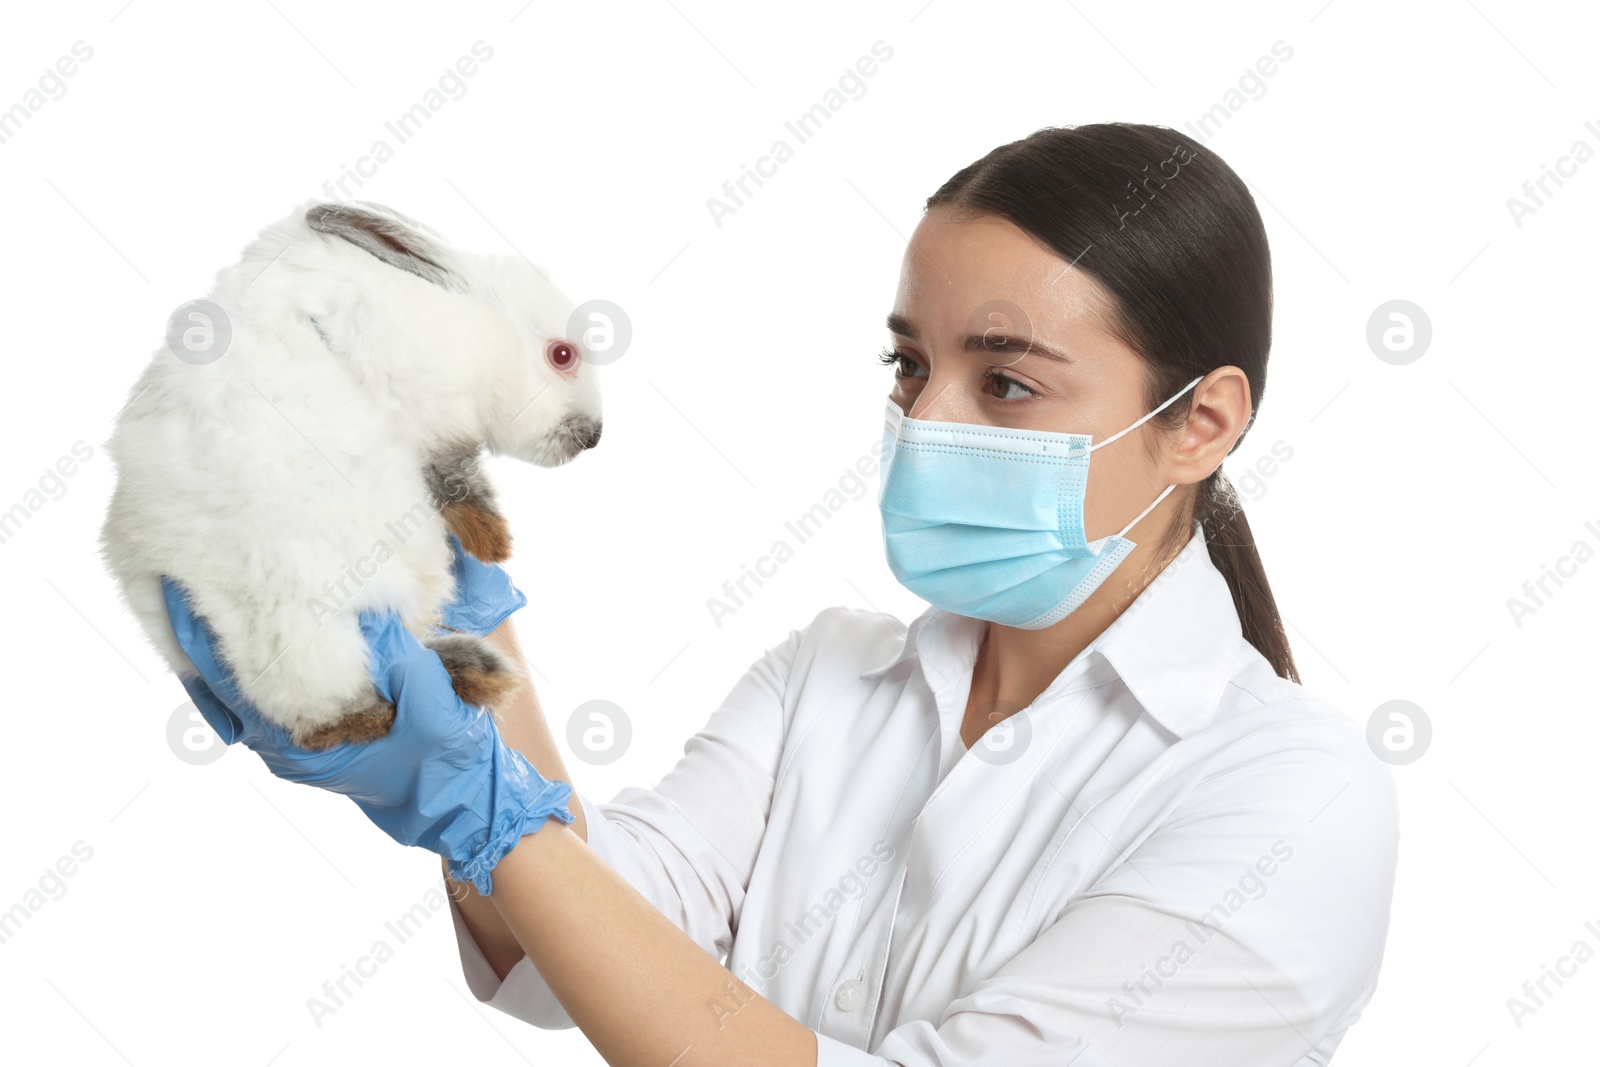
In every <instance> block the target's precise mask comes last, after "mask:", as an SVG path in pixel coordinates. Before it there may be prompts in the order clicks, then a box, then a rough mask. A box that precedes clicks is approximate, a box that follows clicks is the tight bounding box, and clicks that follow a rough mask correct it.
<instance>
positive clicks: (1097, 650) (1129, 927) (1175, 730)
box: [451, 524, 1399, 1067]
mask: <svg viewBox="0 0 1600 1067" xmlns="http://www.w3.org/2000/svg"><path fill="white" fill-rule="evenodd" d="M1199 530H1200V528H1199V526H1198V524H1197V525H1196V527H1195V533H1194V535H1193V536H1192V538H1191V540H1190V541H1189V542H1188V544H1187V545H1186V547H1185V549H1184V550H1183V552H1182V554H1181V555H1180V556H1179V557H1178V558H1177V559H1176V560H1174V561H1173V562H1172V563H1170V564H1169V565H1168V566H1167V567H1166V568H1165V570H1163V571H1162V573H1161V574H1159V575H1158V576H1157V577H1156V579H1155V581H1154V582H1152V583H1151V584H1150V586H1148V587H1147V588H1146V589H1145V590H1144V591H1143V592H1142V593H1141V594H1140V596H1139V597H1138V599H1137V600H1135V601H1134V603H1133V604H1132V605H1131V606H1130V607H1129V609H1128V610H1127V611H1126V612H1124V613H1123V615H1122V616H1121V617H1120V618H1118V619H1117V620H1116V621H1115V622H1114V623H1113V624H1112V625H1111V626H1110V627H1108V628H1107V629H1106V630H1105V632H1104V633H1102V634H1101V635H1100V637H1099V638H1098V639H1097V640H1096V641H1095V642H1094V643H1093V644H1092V645H1091V646H1090V647H1089V648H1088V649H1086V650H1085V651H1084V652H1083V653H1082V654H1081V655H1079V656H1078V657H1076V658H1075V659H1074V660H1073V661H1072V662H1071V663H1070V664H1068V665H1067V667H1066V668H1065V669H1064V670H1063V671H1062V672H1061V674H1060V675H1059V676H1058V677H1057V678H1056V679H1055V680H1054V681H1053V682H1052V683H1051V684H1050V685H1049V687H1048V688H1046V689H1045V691H1044V692H1043V693H1041V694H1040V695H1039V696H1038V698H1037V699H1036V700H1035V701H1034V702H1033V704H1032V705H1031V706H1029V707H1028V708H1026V709H1024V710H1022V711H1020V712H1018V713H1016V714H1015V715H1014V716H1012V717H1011V718H1010V719H1007V720H1005V721H1004V722H1002V723H1001V724H1000V725H998V726H996V727H994V728H991V730H990V731H989V733H988V734H986V735H985V736H984V738H982V739H980V741H979V742H978V744H977V745H976V746H974V748H973V750H971V751H968V750H967V749H966V747H965V746H964V745H963V744H962V742H961V740H960V736H959V732H960V729H961V723H962V718H963V715H964V714H965V710H966V700H967V692H968V688H969V685H970V683H971V678H972V665H973V662H974V659H975V657H976V654H977V647H978V642H979V639H980V637H981V635H982V632H983V626H984V624H983V623H981V622H978V621H975V620H972V619H969V618H966V617H963V616H959V615H952V614H950V613H948V612H945V611H941V610H938V609H934V608H930V609H928V610H927V611H925V612H924V613H923V614H922V615H920V616H918V617H917V618H916V619H915V620H914V621H913V622H912V623H911V625H910V626H909V627H908V628H906V629H904V630H902V628H901V626H900V624H899V623H898V622H897V621H896V620H894V619H892V618H890V617H888V616H885V615H881V614H878V613H875V612H868V611H862V610H859V609H854V608H844V607H835V608H828V609H826V610H824V611H822V612H821V613H820V614H818V615H817V616H816V618H815V619H813V620H812V621H811V622H810V623H809V624H808V625H807V626H806V627H805V628H804V629H802V630H796V631H793V632H791V633H790V635H789V637H788V638H787V639H786V640H784V641H782V642H780V643H778V644H777V645H775V646H773V647H772V648H770V649H769V650H768V651H767V652H766V653H764V654H763V655H762V656H761V657H760V658H759V659H757V660H756V662H755V663H754V664H753V665H752V666H751V668H750V669H749V671H748V673H747V674H745V676H744V677H743V678H741V679H740V680H739V681H738V683H737V684H736V685H734V686H733V689H732V691H731V692H729V694H728V695H727V697H726V698H725V699H724V700H723V701H722V704H721V706H720V707H718V708H717V710H716V711H714V712H713V713H712V714H711V717H710V719H709V721H708V722H707V724H706V726H705V728H704V729H703V730H702V731H700V732H699V733H698V734H696V735H695V736H694V737H692V738H690V739H689V741H688V742H687V744H686V745H685V755H684V757H683V758H682V760H680V761H679V762H678V764H677V766H676V767H674V769H673V770H672V771H671V772H670V773H668V774H667V775H666V777H665V778H663V779H662V781H661V783H660V784H659V785H658V786H656V787H655V788H653V789H643V788H638V787H628V788H625V789H623V790H622V791H620V792H619V793H618V794H617V795H616V797H615V798H614V799H613V800H612V801H611V802H610V803H596V802H593V801H592V800H591V799H590V798H589V797H588V796H586V795H584V794H583V792H582V791H581V790H579V791H577V795H578V798H579V800H580V802H581V803H582V804H583V809H584V811H585V812H586V813H587V816H588V839H589V844H590V846H591V847H593V848H594V850H595V851H596V852H597V853H599V855H600V856H601V857H602V858H604V859H605V860H606V861H607V862H608V863H610V864H611V865H612V866H613V867H614V868H615V869H616V870H617V871H618V872H620V873H621V874H622V875H623V877H625V878H626V879H627V880H628V881H629V882H630V883H631V884H632V885H633V886H634V887H636V888H637V889H638V890H639V891H640V892H641V893H642V894H643V895H644V896H645V897H647V898H648V899H649V900H650V901H651V902H652V903H653V904H654V905H655V906H656V907H657V908H658V909H660V911H662V912H663V913H664V914H665V915H666V916H667V917H669V918H670V919H671V920H672V921H673V922H674V923H676V924H677V925H678V926H679V927H680V928H682V929H683V930H684V931H685V932H686V933H687V934H688V935H689V936H690V937H691V938H693V939H694V940H695V941H696V942H697V943H698V944H699V945H701V947H703V948H704V949H706V951H707V952H710V953H713V954H715V955H717V956H718V957H719V958H721V957H722V956H723V954H725V953H726V954H727V960H726V966H727V968H728V969H729V970H730V971H731V972H732V973H733V975H734V976H736V977H738V978H739V979H741V980H742V981H743V982H744V983H745V984H747V985H748V986H749V987H750V988H751V989H753V990H755V991H756V992H757V993H760V994H761V995H762V996H763V997H765V998H767V999H768V1000H770V1001H771V1002H772V1003H774V1004H776V1005H777V1006H778V1007H779V1008H781V1009H783V1010H784V1011H786V1012H788V1013H789V1014H790V1015H792V1016H793V1017H795V1018H796V1019H798V1020H799V1021H800V1022H802V1023H804V1024H805V1025H807V1026H809V1027H811V1028H812V1029H813V1030H815V1031H816V1033H817V1044H818V1064H819V1067H885V1065H888V1064H900V1065H905V1067H912V1065H914V1067H958V1065H962V1067H965V1065H974V1067H976V1065H979V1064H985V1065H995V1067H999V1065H1004V1067H1035V1065H1038V1067H1044V1065H1049V1067H1061V1065H1063V1064H1068V1063H1070V1064H1073V1065H1074V1067H1109V1065H1112V1064H1115V1065H1119V1067H1135V1065H1142V1064H1170V1063H1182V1064H1184V1065H1185V1067H1198V1065H1202V1064H1216V1065H1227V1067H1250V1065H1257V1064H1261V1065H1266V1064H1273V1065H1283V1064H1298V1065H1302V1067H1303V1065H1310V1064H1324V1063H1327V1062H1328V1058H1329V1057H1330V1056H1331V1055H1332V1053H1333V1050H1334V1048H1335V1047H1336V1046H1337V1045H1338V1043H1339V1041H1340V1039H1341V1037H1342V1036H1343V1034H1344V1032H1345V1030H1346V1028H1347V1027H1349V1026H1350V1024H1351V1023H1353V1022H1354V1021H1355V1019H1356V1018H1357V1016H1358V1015H1359V1014H1360V1012H1361V1009H1362V1007H1363V1006H1364V1005H1365V1004H1366V1003H1367V1001H1368V1000H1369V998H1370V997H1371V996H1372V992H1373V988H1374V986H1375V983H1376V981H1377V977H1378V968H1379V964H1380V962H1381V960H1382V956H1383V945H1384V938H1385V935H1386V933H1387V930H1388V924H1389V906H1390V898H1391V895H1392V891H1393V886H1394V875H1395V863H1396V851H1397V845H1398V837H1399V832H1398V827H1397V823H1398V816H1397V803H1396V791H1395V787H1394V780H1393V777H1392V775H1391V772H1390V770H1389V768H1388V766H1387V765H1385V764H1384V763H1382V762H1380V761H1379V760H1378V759H1377V758H1376V757H1375V756H1374V755H1373V754H1372V752H1371V751H1370V750H1369V749H1368V748H1367V744H1366V740H1365V734H1364V731H1363V730H1362V729H1360V728H1358V727H1357V726H1356V725H1355V724H1354V723H1353V722H1352V721H1351V719H1349V718H1348V717H1347V716H1345V715H1344V714H1343V713H1341V712H1340V711H1338V710H1336V709H1334V708H1332V707H1330V706H1329V705H1327V704H1326V703H1324V702H1323V701H1322V700H1320V699H1318V698H1317V697H1316V696H1314V695H1312V694H1311V693H1309V692H1307V691H1306V690H1305V689H1303V688H1302V687H1300V686H1297V685H1295V684H1293V683H1291V682H1288V681H1285V680H1284V679H1281V678H1279V677H1277V676H1276V675H1275V674H1274V673H1273V671H1272V669H1271V668H1270V666H1269V665H1268V664H1267V662H1266V660H1265V659H1263V658H1262V656H1261V655H1260V654H1259V653H1258V652H1257V651H1256V650H1255V649H1254V648H1253V647H1252V646H1251V645H1250V644H1249V643H1248V642H1246V641H1245V640H1244V639H1243V638H1242V637H1241V636H1240V631H1239V622H1238V616H1237V614H1236V612H1235V610H1234V606H1233V602H1232V599H1231V597H1230V595H1229V592H1228V588H1227V584H1226V582H1225V581H1224V579H1223V578H1222V575H1221V574H1220V573H1219V572H1218V571H1217V569H1216V568H1215V567H1214V566H1213V565H1212V563H1211V560H1210V556H1209V554H1208V552H1207V550H1206V548H1205V544H1204V539H1203V536H1202V535H1201V534H1200V532H1199ZM451 911H452V913H453V915H454V918H455V929H456V937H457V940H458V943H459V947H460V952H461V965H462V969H463V972H464V974H465V977H466V980H467V983H468V985H469V987H470V988H471V989H472V991H473V993H474V995H475V996H477V998H478V999H479V1000H480V1001H483V1002H485V1003H488V1004H490V1005H492V1006H493V1007H495V1008H498V1009H500V1010H501V1011H503V1012H506V1013H507V1014H510V1015H513V1016H515V1017H517V1018H519V1019H523V1020H526V1021H527V1022H530V1023H532V1024H533V1025H535V1026H540V1027H545V1028H554V1027H567V1026H571V1025H573V1024H572V1021H571V1019H570V1018H569V1017H568V1016H567V1015H566V1013H565V1012H564V1011H563V1010H562V1008H561V1006H560V1005H559V1004H558V1003H557V1001H556V1000H555V998H554V996H553V995H552V994H551V992H550V990H549V987H548V986H547V985H546V984H545V983H544V981H543V980H542V979H541V978H540V976H539V974H538V972H537V970H535V968H534V967H533V965H532V964H531V963H530V962H529V961H528V960H527V959H526V958H524V959H523V960H521V961H520V962H518V963H517V965H516V966H515V967H514V968H513V969H512V971H511V972H510V974H509V975H507V977H506V979H505V981H504V982H501V981H499V980H498V979H497V978H496V976H495V974H494V972H493V971H492V970H491V969H490V968H489V966H488V964H487V962H486V961H485V960H484V958H483V956H482V954H481V952H480V951H479V949H478V947H477V945H476V944H475V943H474V941H473V939H472V936H471V934H470V933H469V932H468V931H467V929H466V927H465V925H464V923H463V921H462V919H461V915H460V913H459V911H457V910H456V908H455V905H454V904H452V905H451ZM737 1003H738V1001H737V999H735V998H734V997H733V996H730V997H729V998H728V1000H727V1010H728V1011H729V1012H732V1011H733V1010H734V1008H736V1007H737ZM863 1050H871V1051H870V1052H868V1051H863Z"/></svg>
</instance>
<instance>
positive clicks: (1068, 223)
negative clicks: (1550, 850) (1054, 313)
mask: <svg viewBox="0 0 1600 1067" xmlns="http://www.w3.org/2000/svg"><path fill="white" fill-rule="evenodd" d="M939 205H948V206H950V207H953V208H955V209H957V210H958V211H959V212H961V213H963V214H969V215H992V216H995V217H998V218H1003V219H1006V220H1008V221H1010V222H1011V223H1012V224H1014V225H1015V226H1016V227H1017V228H1019V229H1021V230H1022V231H1023V232H1025V233H1027V234H1029V235H1031V236H1032V237H1033V238H1034V239H1035V240H1037V241H1039V242H1040V243H1041V244H1043V245H1045V246H1046V247H1047V248H1049V249H1051V250H1052V251H1054V252H1055V253H1056V254H1057V255H1059V256H1061V257H1062V258H1063V259H1065V260H1068V261H1069V262H1072V263H1074V264H1075V265H1076V266H1077V268H1078V269H1080V270H1082V271H1084V272H1085V273H1086V274H1088V275H1090V276H1091V277H1093V278H1094V279H1095V280H1096V281H1097V282H1099V283H1100V285H1101V286H1102V287H1103V288H1104V289H1105V290H1106V291H1107V292H1109V293H1110V294H1111V296H1112V298H1113V301H1114V304H1115V309H1114V321H1113V322H1112V323H1110V324H1109V325H1110V327H1111V328H1112V329H1113V330H1114V331H1115V332H1116V333H1117V334H1118V335H1119V336H1120V337H1121V339H1122V340H1123V341H1124V342H1125V343H1126V344H1127V345H1128V347H1130V348H1132V349H1133V350H1134V351H1135V352H1138V353H1139V354H1140V355H1142V356H1143V357H1144V359H1145V362H1146V366H1147V367H1148V368H1149V374H1148V376H1147V379H1146V404H1145V407H1146V410H1148V409H1150V408H1153V407H1155V406H1156V405H1157V404H1159V403H1161V401H1163V400H1165V399H1166V398H1167V397H1169V396H1171V395H1172V394H1173V393H1175V392H1177V391H1178V390H1179V389H1181V388H1183V385H1184V383H1185V382H1187V381H1189V380H1190V379H1191V378H1195V377H1197V376H1199V375H1202V374H1205V373H1207V372H1209V371H1212V370H1215V369H1216V368H1217V367H1224V366H1235V367H1238V368H1239V369H1240V370H1242V371H1244V373H1245V376H1246V377H1247V378H1248V379H1249V381H1250V396H1251V402H1252V410H1251V415H1250V418H1251V422H1254V420H1255V412H1256V411H1257V410H1259V409H1260V406H1261V400H1262V398H1263V396H1264V395H1265V394H1266V389H1267V352H1268V349H1270V348H1271V347H1272V260H1271V257H1270V255H1269V254H1268V252H1267V234H1266V229H1265V228H1264V227H1263V226H1262V224H1261V214H1260V212H1258V211H1257V210H1256V205H1255V201H1254V200H1253V199H1252V198H1251V196H1250V192H1249V190H1248V189H1247V188H1246V187H1245V184H1244V182H1243V181H1242V180H1240V178H1239V176H1238V175H1237V174H1235V173H1234V172H1233V170H1232V169H1231V168H1230V167H1229V166H1228V165H1227V164H1226V163H1224V162H1223V161H1222V159H1221V158H1220V157H1219V156H1217V155H1216V153H1214V152H1211V151H1209V150H1207V149H1206V148H1204V147H1203V146H1201V145H1200V144H1199V143H1198V142H1196V141H1195V140H1194V139H1193V138H1191V137H1188V136H1186V135H1185V134H1182V133H1179V132H1178V131H1176V130H1171V129H1168V128H1166V127H1164V126H1147V125H1140V124H1134V123H1126V122H1110V123H1100V124H1096V125H1092V126H1069V127H1046V128H1045V129H1042V130H1038V131H1036V132H1034V133H1033V134H1030V135H1029V136H1027V137H1024V138H1023V139H1022V140H1020V141H1013V142H1011V143H1010V144H1005V145H1001V146H1000V147H998V148H996V149H994V150H993V151H992V152H990V153H989V154H988V155H986V156H984V157H983V158H982V159H979V160H978V161H977V162H975V163H972V164H969V165H968V166H966V167H963V168H962V169H961V170H959V171H957V172H956V173H955V174H954V175H953V176H952V177H951V178H950V180H949V181H947V182H945V183H944V185H942V186H940V187H939V191H938V192H936V193H934V194H933V195H932V196H930V197H929V198H928V202H927V205H926V207H928V208H932V207H935V206H939ZM1188 410H1189V405H1188V404H1185V403H1183V402H1181V401H1180V402H1177V403H1174V404H1172V405H1170V406H1169V407H1167V408H1166V409H1165V410H1163V411H1162V412H1161V413H1160V414H1159V415H1157V416H1156V417H1155V418H1154V419H1152V420H1151V422H1152V423H1154V424H1157V425H1159V426H1161V427H1162V428H1163V429H1164V430H1165V431H1166V432H1168V433H1172V432H1175V431H1176V430H1177V429H1178V428H1180V427H1181V426H1182V425H1183V422H1184V420H1185V419H1186V418H1187V417H1188ZM1245 429H1246V431H1248V429H1249V424H1248V423H1247V424H1246V427H1245ZM1243 440H1244V432H1241V433H1240V434H1239V438H1238V441H1235V442H1234V445H1233V447H1234V448H1238V447H1239V441H1243ZM1230 451H1231V450H1230ZM1185 499H1186V500H1187V503H1188V506H1187V507H1180V509H1179V514H1178V518H1177V521H1175V522H1174V523H1173V525H1172V527H1171V528H1170V529H1168V530H1167V531H1166V533H1165V535H1164V538H1163V548H1164V549H1165V550H1166V551H1171V550H1173V549H1175V548H1177V547H1178V546H1179V545H1181V544H1182V543H1183V541H1184V540H1185V539H1187V537H1188V534H1189V530H1190V528H1191V527H1192V525H1193V523H1194V520H1195V519H1199V520H1200V522H1201V524H1202V528H1203V530H1204V533H1205V538H1206V547H1207V549H1208V551H1209V552H1210V553H1211V560H1212V562H1213V563H1214V564H1215V565H1216V567H1217V569H1218V570H1219V571H1221V572H1222V575H1223V577H1224V578H1226V579H1227V581H1228V589H1229V590H1230V591H1231V592H1232V593H1233V604H1234V607H1235V609H1237V611H1238V614H1239V622H1240V626H1241V628H1242V629H1243V632H1244V636H1245V638H1246V639H1247V640H1248V641H1249V642H1250V643H1251V644H1252V645H1254V646H1255V647H1256V648H1257V649H1258V650H1259V651H1260V652H1261V654H1262V655H1263V656H1264V657H1266V659H1267V662H1269V663H1271V664H1272V669H1273V670H1274V671H1276V672H1277V673H1278V674H1279V675H1280V676H1281V677H1284V678H1287V679H1289V680H1290V681H1294V682H1298V681H1299V680H1300V675H1299V672H1298V671H1297V670H1296V669H1295V665H1294V656H1293V654H1292V653H1291V652H1290V649H1289V639H1288V636H1287V635H1286V634H1285V633H1284V628H1283V618H1282V616H1280V615H1279V614H1278V605H1277V603H1276V602H1275V601H1274V600H1273V598H1272V588H1271V587H1270V586H1269V585H1268V584H1267V575H1266V572H1265V571H1264V570H1263V569H1262V566H1261V556H1260V555H1259V554H1258V553H1257V552H1256V546H1255V540H1254V538H1253V537H1252V536H1251V534H1250V524H1249V523H1248V522H1246V521H1245V517H1244V508H1243V506H1242V505H1241V503H1240V501H1239V496H1238V494H1237V493H1236V492H1235V491H1234V488H1233V484H1232V483H1231V482H1229V481H1228V478H1227V476H1226V475H1225V474H1223V473H1222V467H1221V466H1220V465H1219V466H1218V467H1217V469H1216V470H1215V471H1213V472H1212V474H1211V475H1210V476H1209V477H1208V478H1206V479H1205V481H1203V482H1201V483H1200V485H1199V486H1198V488H1197V489H1194V490H1190V491H1189V492H1188V493H1186V495H1185Z"/></svg>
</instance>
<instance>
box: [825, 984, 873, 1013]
mask: <svg viewBox="0 0 1600 1067" xmlns="http://www.w3.org/2000/svg"><path fill="white" fill-rule="evenodd" d="M866 999H867V993H866V990H865V989H863V988H862V983H860V982H858V981H857V980H856V979H854V978H851V979H850V980H848V981H846V982H842V983H841V984H840V985H839V992H837V993H835V994H834V997H833V1002H834V1003H835V1004H837V1005H839V1010H840V1011H855V1010H856V1009H857V1008H859V1007H861V1005H862V1004H863V1003H864V1002H865V1001H866Z"/></svg>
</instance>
